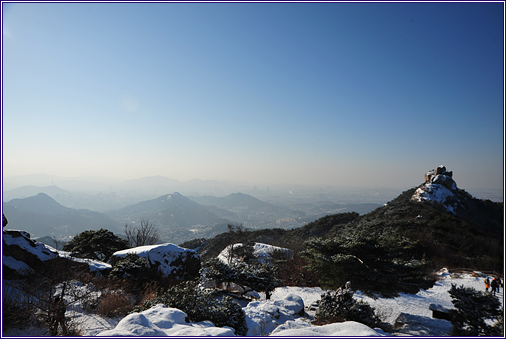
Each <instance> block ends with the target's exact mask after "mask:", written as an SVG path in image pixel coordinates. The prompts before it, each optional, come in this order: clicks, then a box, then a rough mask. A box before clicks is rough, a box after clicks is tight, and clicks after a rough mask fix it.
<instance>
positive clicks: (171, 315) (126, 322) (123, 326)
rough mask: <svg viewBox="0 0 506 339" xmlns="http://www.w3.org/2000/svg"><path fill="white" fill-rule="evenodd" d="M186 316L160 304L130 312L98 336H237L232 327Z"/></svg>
mask: <svg viewBox="0 0 506 339" xmlns="http://www.w3.org/2000/svg"><path fill="white" fill-rule="evenodd" d="M185 318H186V313H184V312H183V311H181V310H178V309H176V308H171V307H166V306H164V305H161V304H159V305H156V306H154V307H151V308H150V309H148V310H146V311H144V312H141V313H132V314H129V315H128V316H126V317H125V318H123V319H122V320H121V321H120V322H119V323H118V325H116V327H115V328H114V329H112V330H108V331H104V332H101V333H98V334H97V336H101V337H118V336H121V337H127V336H128V337H131V336H142V337H165V336H170V337H174V336H176V337H178V336H227V337H229V336H235V333H234V330H233V329H232V328H228V327H214V325H213V323H212V322H210V321H203V322H200V323H187V322H186V321H185Z"/></svg>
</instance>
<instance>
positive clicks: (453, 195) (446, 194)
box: [411, 165, 463, 214]
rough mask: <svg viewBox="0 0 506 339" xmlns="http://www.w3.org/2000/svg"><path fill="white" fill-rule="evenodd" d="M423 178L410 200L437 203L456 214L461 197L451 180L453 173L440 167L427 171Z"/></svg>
mask: <svg viewBox="0 0 506 339" xmlns="http://www.w3.org/2000/svg"><path fill="white" fill-rule="evenodd" d="M424 178H425V182H424V183H423V185H421V186H420V187H418V188H417V190H416V191H415V193H414V194H413V196H412V197H411V200H414V201H418V202H423V201H434V202H438V203H440V204H443V205H444V206H445V207H446V209H447V210H448V211H449V212H451V213H453V214H456V209H457V208H458V207H459V205H461V204H462V202H463V201H461V200H462V198H463V197H461V195H462V194H461V193H460V190H459V189H458V188H457V184H456V183H455V181H454V180H453V172H451V171H447V170H446V167H445V166H443V165H441V166H439V167H438V168H436V169H432V170H429V171H427V172H426V173H425V175H424Z"/></svg>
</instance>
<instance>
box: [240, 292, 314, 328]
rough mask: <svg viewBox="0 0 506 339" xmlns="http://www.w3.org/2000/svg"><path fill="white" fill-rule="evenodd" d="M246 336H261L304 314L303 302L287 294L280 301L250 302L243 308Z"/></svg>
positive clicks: (297, 297) (293, 295) (295, 296)
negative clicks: (246, 329)
mask: <svg viewBox="0 0 506 339" xmlns="http://www.w3.org/2000/svg"><path fill="white" fill-rule="evenodd" d="M243 311H244V313H245V314H246V323H247V324H248V334H247V335H248V336H263V335H266V334H267V333H270V332H272V331H273V330H274V329H275V328H276V327H278V326H279V325H281V324H284V323H285V322H286V321H288V320H294V319H295V318H296V317H297V316H301V315H303V314H304V301H303V300H302V298H301V297H300V296H298V295H295V294H292V293H289V294H287V295H285V296H284V297H283V298H282V299H276V300H264V301H253V302H250V303H249V304H248V305H247V306H246V307H244V308H243Z"/></svg>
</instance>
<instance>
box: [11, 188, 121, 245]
mask: <svg viewBox="0 0 506 339" xmlns="http://www.w3.org/2000/svg"><path fill="white" fill-rule="evenodd" d="M3 213H4V214H5V215H6V217H7V219H8V221H9V223H8V225H7V227H6V228H8V229H18V230H24V231H27V232H29V233H30V234H31V236H32V237H42V236H56V237H57V238H63V237H69V236H74V235H76V234H79V233H81V232H82V231H84V230H97V229H100V228H106V229H108V230H110V231H112V232H114V233H119V232H121V230H122V228H123V227H122V225H121V224H120V223H118V222H116V221H114V220H112V219H111V218H109V217H108V216H106V215H104V214H102V213H98V212H93V211H89V210H84V209H80V210H77V209H72V208H68V207H65V206H62V205H61V204H59V203H58V202H56V201H55V200H54V199H53V198H51V197H50V196H48V195H47V194H44V193H39V194H37V195H35V196H32V197H28V198H24V199H12V200H11V201H9V202H4V203H3Z"/></svg>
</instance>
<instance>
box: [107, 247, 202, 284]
mask: <svg viewBox="0 0 506 339" xmlns="http://www.w3.org/2000/svg"><path fill="white" fill-rule="evenodd" d="M129 253H134V254H136V255H138V256H140V257H142V258H145V259H146V260H147V261H148V263H149V265H151V266H154V267H158V271H159V272H160V273H161V274H162V275H164V276H165V277H168V278H175V279H178V280H183V279H184V280H189V279H193V278H194V277H197V276H198V275H199V271H200V257H199V255H198V254H197V252H195V251H194V250H190V249H187V248H182V247H179V246H176V245H174V244H161V245H151V246H140V247H134V248H129V249H126V250H122V251H118V252H115V253H114V254H113V255H112V257H111V259H110V263H111V264H112V265H114V264H115V263H116V262H118V261H119V260H121V259H122V258H124V257H126V255H127V254H129Z"/></svg>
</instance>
